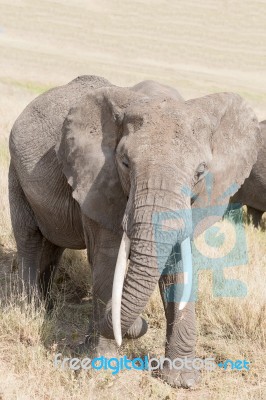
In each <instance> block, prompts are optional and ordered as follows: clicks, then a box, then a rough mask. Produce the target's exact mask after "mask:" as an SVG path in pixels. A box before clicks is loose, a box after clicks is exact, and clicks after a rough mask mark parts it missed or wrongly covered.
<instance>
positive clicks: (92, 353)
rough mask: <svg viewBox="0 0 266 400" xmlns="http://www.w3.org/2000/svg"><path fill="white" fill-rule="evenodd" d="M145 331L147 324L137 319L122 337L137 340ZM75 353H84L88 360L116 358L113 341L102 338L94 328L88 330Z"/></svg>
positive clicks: (139, 318)
mask: <svg viewBox="0 0 266 400" xmlns="http://www.w3.org/2000/svg"><path fill="white" fill-rule="evenodd" d="M147 330H148V324H147V322H146V321H145V319H143V318H141V317H138V318H137V319H136V321H135V322H134V324H133V325H131V327H130V328H129V330H128V331H127V333H126V334H125V336H124V337H125V338H127V339H138V338H140V337H141V336H143V335H145V333H146V332H147ZM75 352H76V353H78V354H83V353H86V354H88V355H89V357H90V358H94V357H100V356H104V357H106V358H111V357H117V356H118V353H117V345H116V342H115V340H113V339H110V338H106V337H104V336H103V335H101V334H100V333H99V332H98V331H97V330H96V328H95V327H94V328H92V327H90V328H89V330H88V333H87V335H86V339H85V342H84V343H82V344H80V345H78V346H77V348H76V349H75Z"/></svg>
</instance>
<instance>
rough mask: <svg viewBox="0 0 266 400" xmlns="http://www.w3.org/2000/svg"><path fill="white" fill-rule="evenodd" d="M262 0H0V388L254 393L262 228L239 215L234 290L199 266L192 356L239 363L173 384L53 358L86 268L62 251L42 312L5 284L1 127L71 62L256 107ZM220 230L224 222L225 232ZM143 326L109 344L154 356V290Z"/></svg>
mask: <svg viewBox="0 0 266 400" xmlns="http://www.w3.org/2000/svg"><path fill="white" fill-rule="evenodd" d="M265 70H266V1H265V0H261V1H259V0H255V1H252V2H251V1H247V0H244V1H243V0H242V1H240V0H234V1H227V0H223V1H220V2H217V1H215V0H205V1H196V0H189V1H184V0H181V1H173V0H172V1H165V0H153V1H151V0H138V1H135V2H132V1H129V0H124V1H118V0H109V1H108V0H98V1H93V0H87V1H85V0H75V1H71V0H64V1H63V0H54V1H39V0H34V1H33V0H13V1H12V2H10V1H7V0H0V400H13V399H19V400H26V399H30V400H32V399H36V400H39V399H43V400H48V399H49V400H50V399H51V400H54V399H77V400H83V399H108V400H111V399H124V398H125V397H126V398H129V397H130V398H132V399H148V398H151V399H164V400H170V399H175V398H178V399H189V400H190V399H192V400H193V399H213V400H219V399H223V400H224V399H235V400H238V399H240V398H241V399H244V400H248V399H249V400H250V399H254V400H255V399H256V400H257V399H266V370H265V360H266V342H265V332H266V293H265V281H266V279H265V278H266V250H265V249H266V232H265V231H262V230H259V231H257V230H255V229H254V228H252V227H251V226H245V229H246V236H247V245H248V254H249V261H248V265H243V266H239V267H231V268H227V269H226V271H225V276H226V277H230V278H236V279H239V280H241V281H242V282H245V283H246V285H247V288H248V294H247V296H246V297H244V298H215V297H213V294H212V274H211V272H206V271H203V272H201V273H200V285H199V300H198V302H197V315H198V332H199V336H198V342H197V355H198V356H199V357H211V356H214V357H215V359H216V361H217V362H219V361H224V360H226V359H228V358H231V359H234V360H236V359H243V358H245V359H247V360H248V361H250V362H251V370H250V371H248V372H241V371H223V370H220V369H217V370H215V371H214V372H203V380H202V383H201V384H200V385H199V387H197V388H196V389H195V390H191V391H188V390H184V389H181V390H178V391H176V390H173V389H171V388H170V387H169V386H168V385H166V384H164V383H163V382H162V381H160V380H159V379H156V378H154V377H152V376H151V375H150V374H149V373H148V372H142V373H139V372H135V373H133V372H127V371H125V372H122V373H120V374H118V375H116V376H112V375H111V374H110V373H107V372H94V373H92V372H89V373H87V374H85V373H79V374H77V373H73V372H70V371H69V370H65V371H61V370H55V368H54V366H53V358H54V355H55V354H56V353H58V352H60V351H64V353H65V354H69V353H70V352H71V349H73V347H74V345H76V344H77V343H79V342H80V341H81V340H82V338H83V336H84V334H85V333H86V327H87V323H88V311H89V309H90V292H89V288H90V285H89V282H90V273H89V268H88V266H87V263H86V258H85V255H84V253H83V252H73V251H68V252H67V253H66V255H65V257H64V259H63V261H62V266H61V274H58V276H57V279H56V286H55V287H54V293H55V295H59V297H60V302H59V304H58V307H57V311H56V313H55V314H54V315H53V317H51V318H47V317H46V316H45V313H44V310H43V309H38V311H36V310H35V309H34V307H33V305H30V306H27V305H26V303H25V301H24V300H23V298H21V297H20V298H16V296H15V295H14V291H13V290H12V289H13V288H14V284H15V276H16V263H15V244H14V239H13V236H12V232H11V226H10V217H9V209H8V197H7V173H8V163H9V154H8V135H9V131H10V128H11V126H12V124H13V122H14V120H15V119H16V117H17V116H18V115H19V113H20V112H21V111H22V110H23V108H24V107H25V106H26V105H27V104H28V103H29V102H30V101H31V100H32V99H33V98H34V97H35V96H36V95H38V94H39V93H41V92H43V91H44V90H46V89H47V88H49V87H51V86H55V85H58V84H63V83H66V82H67V81H69V80H71V79H73V78H74V77H76V76H78V75H82V74H96V75H101V76H104V77H106V78H108V79H109V80H110V81H112V82H113V83H115V84H118V85H123V86H127V85H132V84H134V83H137V82H139V81H141V80H143V79H155V80H158V81H160V82H162V83H166V84H170V85H172V86H175V87H176V88H177V89H178V90H179V91H180V92H181V94H182V95H183V96H184V97H185V98H190V97H198V96H201V95H204V94H208V93H213V92H218V91H235V92H238V93H240V94H241V95H242V96H243V97H245V98H246V99H247V100H248V101H249V102H250V103H251V105H252V106H253V107H254V109H255V111H256V112H257V114H258V116H259V118H260V119H266V91H265V88H266V74H265ZM228 235H229V232H228ZM145 315H146V318H147V320H148V321H149V326H150V328H149V331H148V333H147V335H146V336H144V337H143V338H141V339H139V340H138V341H128V342H126V343H125V344H124V345H123V348H122V349H121V355H124V354H126V355H128V357H132V356H135V355H145V354H149V355H150V356H152V355H154V356H160V355H162V354H163V349H164V343H163V340H164V328H165V326H164V317H163V310H162V305H161V302H160V299H159V294H158V292H156V293H154V296H153V298H152V299H151V301H150V303H149V305H148V306H147V308H146V310H145Z"/></svg>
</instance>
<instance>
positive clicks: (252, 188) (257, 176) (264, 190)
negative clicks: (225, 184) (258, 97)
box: [232, 121, 266, 228]
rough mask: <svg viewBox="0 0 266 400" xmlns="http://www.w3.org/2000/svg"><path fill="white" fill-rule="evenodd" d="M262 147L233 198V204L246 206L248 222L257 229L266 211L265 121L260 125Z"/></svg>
mask: <svg viewBox="0 0 266 400" xmlns="http://www.w3.org/2000/svg"><path fill="white" fill-rule="evenodd" d="M260 129H261V136H262V146H261V149H260V150H259V153H258V159H257V161H256V163H255V165H254V166H253V168H252V170H251V173H250V176H249V177H248V178H247V179H246V180H245V182H244V183H243V185H242V186H241V188H240V189H239V191H238V192H237V193H236V194H235V195H234V196H233V198H232V202H233V203H241V204H244V205H246V206H247V214H248V221H249V222H253V224H254V226H255V227H256V228H258V227H259V226H260V224H261V219H262V215H263V213H264V212H265V211H266V121H262V122H261V123H260Z"/></svg>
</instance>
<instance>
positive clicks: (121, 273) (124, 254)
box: [112, 232, 192, 346]
mask: <svg viewBox="0 0 266 400" xmlns="http://www.w3.org/2000/svg"><path fill="white" fill-rule="evenodd" d="M180 248H181V259H182V265H183V274H184V286H183V287H184V290H183V294H182V297H181V300H180V303H179V310H183V308H185V306H186V305H187V303H188V301H189V299H190V296H191V290H192V255H191V245H190V238H189V237H187V238H186V239H184V240H183V241H182V242H181V244H180ZM129 254H130V239H129V238H128V236H127V234H126V233H125V232H124V234H123V237H122V240H121V244H120V248H119V252H118V256H117V262H116V267H115V274H114V281H113V291H112V325H113V333H114V338H115V340H116V342H117V344H118V346H121V344H122V330H121V301H122V294H123V285H124V280H125V276H126V274H127V265H128V259H129Z"/></svg>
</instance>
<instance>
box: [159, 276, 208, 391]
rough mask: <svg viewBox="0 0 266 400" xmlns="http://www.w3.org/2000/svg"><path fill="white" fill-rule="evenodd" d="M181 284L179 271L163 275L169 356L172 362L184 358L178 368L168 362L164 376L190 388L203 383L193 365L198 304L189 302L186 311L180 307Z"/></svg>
mask: <svg viewBox="0 0 266 400" xmlns="http://www.w3.org/2000/svg"><path fill="white" fill-rule="evenodd" d="M178 283H180V275H178V274H173V275H162V276H161V278H160V281H159V285H160V292H161V297H162V300H163V304H164V310H165V316H166V320H167V331H166V346H165V357H166V358H169V359H170V360H172V361H173V360H175V359H182V360H183V361H178V360H177V361H175V363H174V366H175V367H174V366H172V368H170V363H169V362H168V361H165V363H164V368H163V369H162V372H161V375H162V378H163V379H164V380H165V381H166V382H168V383H169V384H170V385H171V386H174V387H181V386H182V387H184V388H189V387H193V386H194V385H196V384H197V383H198V382H200V373H199V371H198V370H196V369H194V368H193V367H192V365H191V364H192V361H193V359H194V357H195V343H196V326H195V303H194V302H188V304H187V305H186V306H185V308H184V309H183V310H182V311H180V310H179V303H178V302H175V301H174V300H175V299H177V298H178V296H177V290H178V286H180V285H178ZM167 293H168V295H167ZM169 293H171V295H170V296H169ZM168 300H170V301H168ZM181 367H182V368H181Z"/></svg>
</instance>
